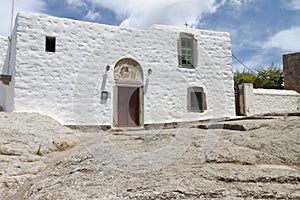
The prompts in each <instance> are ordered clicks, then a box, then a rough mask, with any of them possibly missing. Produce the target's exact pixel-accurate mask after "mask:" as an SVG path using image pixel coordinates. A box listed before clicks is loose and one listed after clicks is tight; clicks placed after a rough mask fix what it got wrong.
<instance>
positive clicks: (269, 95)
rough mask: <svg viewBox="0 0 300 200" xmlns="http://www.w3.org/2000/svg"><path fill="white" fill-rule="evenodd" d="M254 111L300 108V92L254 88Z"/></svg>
mask: <svg viewBox="0 0 300 200" xmlns="http://www.w3.org/2000/svg"><path fill="white" fill-rule="evenodd" d="M253 93H254V96H255V101H254V108H255V110H254V113H253V114H266V113H282V112H297V111H299V110H300V94H299V93H297V92H296V91H293V90H266V89H254V90H253Z"/></svg>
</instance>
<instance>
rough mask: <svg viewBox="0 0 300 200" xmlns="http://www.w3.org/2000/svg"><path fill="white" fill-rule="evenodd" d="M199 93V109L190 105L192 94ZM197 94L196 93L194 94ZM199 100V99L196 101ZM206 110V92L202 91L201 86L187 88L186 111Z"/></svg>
mask: <svg viewBox="0 0 300 200" xmlns="http://www.w3.org/2000/svg"><path fill="white" fill-rule="evenodd" d="M193 93H194V94H196V93H200V94H201V104H202V105H201V108H200V107H199V109H194V107H193V106H192V94H193ZM196 96H197V95H196ZM198 102H199V101H198ZM205 110H207V105H206V94H205V92H204V89H203V88H202V87H190V88H188V91H187V111H188V112H197V113H199V112H204V111H205Z"/></svg>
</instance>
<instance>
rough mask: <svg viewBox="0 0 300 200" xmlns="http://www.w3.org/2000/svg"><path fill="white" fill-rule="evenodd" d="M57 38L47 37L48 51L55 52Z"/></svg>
mask: <svg viewBox="0 0 300 200" xmlns="http://www.w3.org/2000/svg"><path fill="white" fill-rule="evenodd" d="M55 43H56V37H51V36H46V51H47V52H55Z"/></svg>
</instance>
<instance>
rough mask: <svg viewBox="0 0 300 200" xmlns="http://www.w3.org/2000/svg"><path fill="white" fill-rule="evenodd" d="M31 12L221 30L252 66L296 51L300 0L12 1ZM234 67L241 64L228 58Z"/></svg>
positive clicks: (0, 17) (5, 17) (4, 15)
mask: <svg viewBox="0 0 300 200" xmlns="http://www.w3.org/2000/svg"><path fill="white" fill-rule="evenodd" d="M11 2H12V0H0V9H1V11H0V35H3V36H5V37H7V36H8V35H9V27H10V25H9V24H10V15H11ZM18 11H30V12H35V13H44V14H48V15H53V16H57V17H65V18H72V19H77V20H83V21H92V22H97V23H103V24H111V25H118V26H125V27H135V28H146V27H149V26H151V25H152V24H166V25H174V26H184V23H185V22H186V21H187V22H188V24H189V25H190V27H191V28H196V29H208V30H215V31H226V32H229V33H230V34H231V40H232V52H233V54H234V55H235V56H236V57H237V58H238V59H240V60H241V61H242V62H243V63H244V64H245V65H246V66H247V67H249V68H251V69H252V70H256V69H260V68H261V67H267V66H269V65H270V64H271V63H275V64H277V65H281V63H282V60H281V59H282V54H286V53H292V52H298V51H300V0H15V12H18ZM233 66H234V69H235V70H243V69H244V67H243V66H242V65H241V64H240V63H239V62H238V61H237V60H235V59H234V58H233Z"/></svg>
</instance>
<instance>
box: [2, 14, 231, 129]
mask: <svg viewBox="0 0 300 200" xmlns="http://www.w3.org/2000/svg"><path fill="white" fill-rule="evenodd" d="M181 34H187V35H190V36H192V37H193V38H194V40H195V41H196V42H195V44H196V46H195V49H194V50H195V51H194V55H195V58H194V60H195V61H196V63H195V66H194V68H182V67H179V61H178V59H179V54H180V53H179V51H180V50H179V47H178V44H179V42H178V41H180V35H181ZM46 36H50V37H53V38H54V37H55V40H56V44H55V52H47V51H45V40H46ZM12 55H13V56H12V65H11V66H10V69H9V71H10V74H11V75H12V82H11V83H10V85H9V86H5V87H9V88H8V89H9V90H10V91H9V92H10V95H6V93H7V92H6V93H5V92H4V90H3V88H2V87H3V85H2V84H1V85H2V86H1V88H0V89H1V91H0V92H1V93H0V95H1V97H0V98H2V99H5V101H8V102H11V105H8V104H5V103H2V101H1V103H2V104H3V105H2V106H3V107H4V109H5V110H6V111H18V112H38V113H42V114H46V115H50V116H51V117H53V118H54V119H56V120H58V121H59V122H61V123H63V124H74V125H112V126H118V125H119V124H118V123H119V121H118V120H119V119H118V116H119V115H120V113H121V112H123V111H122V109H120V106H121V105H120V102H121V100H120V99H118V98H119V97H118V94H119V96H120V95H121V93H120V91H121V89H122V87H123V88H124V87H125V88H127V89H128V88H130V87H132V88H137V89H138V91H139V92H138V94H137V95H138V99H137V102H138V112H139V114H138V120H139V126H143V125H144V124H152V123H168V122H182V121H194V120H201V119H211V118H220V117H230V116H234V115H235V104H234V90H233V72H232V60H231V44H230V36H229V34H228V33H223V32H212V31H202V30H196V29H188V28H179V27H169V26H160V25H154V26H152V27H150V28H148V29H142V30H139V29H130V28H121V27H117V26H108V25H101V24H95V23H88V22H81V21H75V20H70V19H62V18H55V17H51V16H46V15H37V14H31V13H19V14H18V16H17V18H16V23H15V31H14V35H13V43H12ZM122 59H123V61H124V62H123V63H122ZM124 59H125V60H124ZM126 60H129V61H132V62H135V65H131V64H130V63H129V65H128V66H129V68H130V66H134V67H135V68H134V71H132V73H131V71H130V70H129V71H128V67H126V66H127V64H128V63H127V64H126V62H127V61H126ZM120 63H121V64H120ZM125 65H126V66H125ZM107 66H109V67H107ZM118 66H119V67H123V68H124V66H125V67H126V70H127V71H126V72H124V73H125V75H126V73H127V75H128V77H129V79H131V78H132V77H133V76H134V77H135V78H136V77H137V76H139V80H136V81H133V82H132V81H130V80H129V79H128V80H129V81H128V82H126V81H124V82H118V77H119V76H121V75H122V73H123V72H120V70H121V69H120V68H118ZM137 69H138V70H137ZM118 70H119V71H118ZM136 71H137V73H138V75H136ZM151 72H152V73H151ZM118 73H119V74H118ZM124 73H123V75H124ZM129 73H131V75H129ZM120 74H121V75H120ZM132 74H134V75H132ZM123 75H122V76H123ZM127 75H126V76H127ZM133 79H134V78H133ZM193 87H199V88H201V89H202V90H203V92H204V93H205V94H206V95H205V99H204V100H205V102H204V103H206V109H205V110H204V111H203V112H190V111H189V110H188V104H189V102H188V99H189V98H188V96H189V95H188V90H189V88H193ZM103 91H104V93H102V92H103ZM106 92H107V93H106ZM125 93H126V92H125ZM101 94H102V95H103V96H105V95H106V94H108V97H107V99H105V98H104V99H101ZM3 101H4V100H3ZM118 101H119V103H118Z"/></svg>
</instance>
